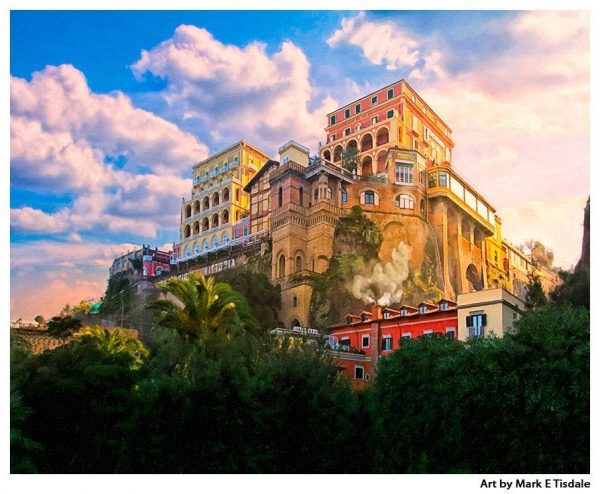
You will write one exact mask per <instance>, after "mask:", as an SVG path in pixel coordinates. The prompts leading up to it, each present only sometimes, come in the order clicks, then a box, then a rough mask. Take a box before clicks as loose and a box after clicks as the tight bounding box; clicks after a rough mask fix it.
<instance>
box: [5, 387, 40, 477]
mask: <svg viewBox="0 0 600 494" xmlns="http://www.w3.org/2000/svg"><path fill="white" fill-rule="evenodd" d="M29 415H31V409H30V408H28V407H26V406H25V405H24V404H23V395H22V394H21V392H20V391H19V390H18V388H17V386H16V385H15V384H11V386H10V472H11V473H37V467H36V465H35V462H34V461H33V459H32V456H33V454H35V452H36V451H39V450H40V449H41V446H40V444H39V443H37V442H35V441H32V440H31V439H29V438H28V437H27V436H25V435H24V434H23V432H22V431H21V426H22V424H23V422H24V421H25V419H26V418H27V417H29Z"/></svg>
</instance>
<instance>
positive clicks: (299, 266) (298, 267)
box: [296, 256, 302, 272]
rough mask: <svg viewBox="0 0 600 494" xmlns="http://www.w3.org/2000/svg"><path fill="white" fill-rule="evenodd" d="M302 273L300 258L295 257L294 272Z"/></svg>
mask: <svg viewBox="0 0 600 494" xmlns="http://www.w3.org/2000/svg"><path fill="white" fill-rule="evenodd" d="M298 271H302V256H296V272H298Z"/></svg>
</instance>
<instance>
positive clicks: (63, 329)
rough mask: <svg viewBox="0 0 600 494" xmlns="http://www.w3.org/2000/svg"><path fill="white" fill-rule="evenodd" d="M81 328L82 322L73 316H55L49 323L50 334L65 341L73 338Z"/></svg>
mask: <svg viewBox="0 0 600 494" xmlns="http://www.w3.org/2000/svg"><path fill="white" fill-rule="evenodd" d="M81 326H82V324H81V321H80V320H79V319H75V318H74V317H72V316H64V317H61V316H55V317H53V318H52V319H50V320H49V321H48V334H49V335H51V336H54V337H55V338H59V339H61V340H63V341H64V340H66V339H67V338H69V337H70V336H73V334H74V333H75V332H76V331H77V330H79V328H81Z"/></svg>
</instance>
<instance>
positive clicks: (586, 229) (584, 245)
mask: <svg viewBox="0 0 600 494" xmlns="http://www.w3.org/2000/svg"><path fill="white" fill-rule="evenodd" d="M589 267H590V198H589V197H588V200H587V204H586V205H585V210H584V213H583V240H582V242H581V257H580V258H579V262H578V263H577V265H576V266H575V271H579V270H580V269H582V268H588V269H589Z"/></svg>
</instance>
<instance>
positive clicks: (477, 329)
mask: <svg viewBox="0 0 600 494" xmlns="http://www.w3.org/2000/svg"><path fill="white" fill-rule="evenodd" d="M486 324H487V316H486V314H484V313H476V314H471V315H470V316H467V328H468V330H469V337H470V338H479V337H482V336H483V328H484V327H485V325H486Z"/></svg>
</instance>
